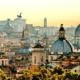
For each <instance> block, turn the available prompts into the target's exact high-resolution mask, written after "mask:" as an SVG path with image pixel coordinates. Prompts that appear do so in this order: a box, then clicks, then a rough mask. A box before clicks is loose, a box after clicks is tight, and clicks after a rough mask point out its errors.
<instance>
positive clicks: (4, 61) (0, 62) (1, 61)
mask: <svg viewBox="0 0 80 80" xmlns="http://www.w3.org/2000/svg"><path fill="white" fill-rule="evenodd" d="M8 65H9V58H8V57H4V56H1V57H0V66H8Z"/></svg>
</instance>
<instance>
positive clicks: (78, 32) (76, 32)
mask: <svg viewBox="0 0 80 80" xmlns="http://www.w3.org/2000/svg"><path fill="white" fill-rule="evenodd" d="M75 36H80V24H79V25H78V26H77V28H76V30H75Z"/></svg>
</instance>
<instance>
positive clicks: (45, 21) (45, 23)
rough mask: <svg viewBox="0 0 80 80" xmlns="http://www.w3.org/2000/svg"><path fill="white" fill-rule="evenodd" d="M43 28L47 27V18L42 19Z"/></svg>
mask: <svg viewBox="0 0 80 80" xmlns="http://www.w3.org/2000/svg"><path fill="white" fill-rule="evenodd" d="M44 27H47V18H44Z"/></svg>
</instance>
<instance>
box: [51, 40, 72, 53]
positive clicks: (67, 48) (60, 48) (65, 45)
mask: <svg viewBox="0 0 80 80" xmlns="http://www.w3.org/2000/svg"><path fill="white" fill-rule="evenodd" d="M72 51H73V47H72V45H71V43H70V42H68V41H67V40H66V39H62V40H61V39H58V40H57V41H55V42H54V43H53V44H52V47H51V52H63V53H64V54H67V53H69V52H72Z"/></svg>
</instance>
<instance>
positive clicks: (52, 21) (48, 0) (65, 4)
mask: <svg viewBox="0 0 80 80" xmlns="http://www.w3.org/2000/svg"><path fill="white" fill-rule="evenodd" d="M20 12H22V17H23V18H25V19H26V20H27V23H28V24H33V25H34V26H39V25H40V26H43V19H44V18H45V17H46V18H47V22H48V26H60V24H61V23H63V24H64V26H66V27H67V26H71V25H74V26H77V25H78V24H79V23H80V0H0V20H6V19H7V18H10V19H11V20H13V19H15V18H16V16H17V15H18V14H19V13H20Z"/></svg>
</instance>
